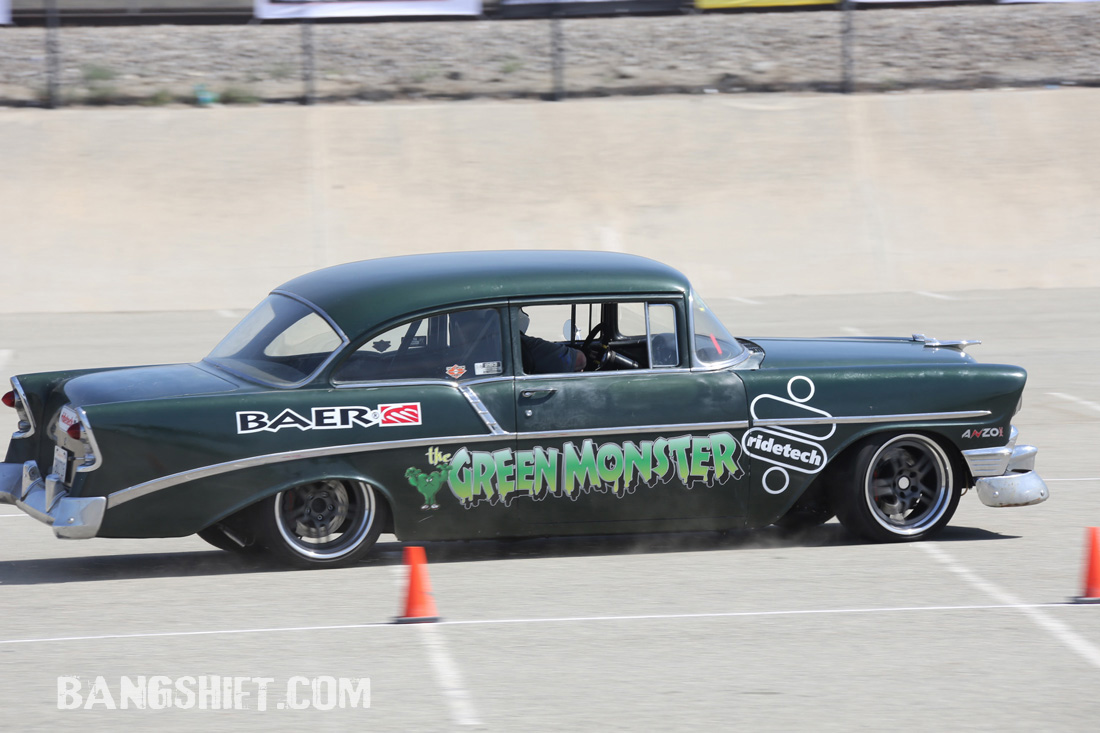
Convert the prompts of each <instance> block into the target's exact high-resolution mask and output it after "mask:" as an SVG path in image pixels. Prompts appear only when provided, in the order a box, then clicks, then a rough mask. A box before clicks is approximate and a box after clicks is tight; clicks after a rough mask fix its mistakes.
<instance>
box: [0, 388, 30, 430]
mask: <svg viewBox="0 0 1100 733" xmlns="http://www.w3.org/2000/svg"><path fill="white" fill-rule="evenodd" d="M11 386H12V390H11V391H10V392H7V393H5V394H4V396H3V397H0V402H3V403H4V404H5V405H7V406H8V407H14V408H15V415H16V417H17V418H18V419H19V427H18V429H17V430H16V431H15V432H14V433H12V435H11V437H13V438H29V437H30V436H31V435H34V417H33V416H32V415H31V413H30V407H29V405H28V404H27V396H26V395H25V394H23V388H22V387H20V386H19V380H18V379H16V378H15V377H12V379H11Z"/></svg>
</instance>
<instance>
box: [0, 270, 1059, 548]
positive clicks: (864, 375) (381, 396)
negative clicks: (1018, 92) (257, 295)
mask: <svg viewBox="0 0 1100 733" xmlns="http://www.w3.org/2000/svg"><path fill="white" fill-rule="evenodd" d="M966 345H967V342H938V341H935V340H932V339H929V338H925V337H924V336H913V337H911V338H843V339H765V338H753V339H743V338H734V337H733V336H731V335H730V333H729V332H728V331H727V330H726V329H725V328H724V327H723V326H722V324H721V323H720V322H719V321H718V320H717V319H716V318H715V317H714V315H713V314H712V312H711V311H710V310H709V309H708V308H707V306H706V304H705V303H704V302H703V300H702V299H701V298H700V297H699V295H698V294H697V293H696V292H695V291H694V290H693V289H692V287H691V285H690V283H688V281H687V280H686V279H685V278H684V276H683V275H682V274H680V273H679V272H677V271H676V270H674V269H672V268H670V267H667V266H665V265H662V264H660V263H657V262H654V261H652V260H648V259H644V258H641V257H636V256H631V255H624V254H613V253H604V252H549V251H538V252H475V253H451V254H435V255H419V256H409V257H395V258H388V259H379V260H368V261H363V262H355V263H351V264H346V265H340V266H337V267H331V268H328V269H324V270H320V271H318V272H314V273H310V274H308V275H304V276H302V277H299V278H297V279H295V280H292V281H290V282H289V283H287V284H285V285H283V286H282V287H280V288H278V289H276V290H275V291H273V292H272V293H271V295H270V296H269V297H268V298H267V299H266V300H264V301H263V302H262V303H260V305H259V306H257V307H256V309H255V310H253V311H252V312H251V313H250V314H249V315H248V316H247V317H246V318H245V319H244V320H243V321H242V322H241V323H240V324H239V325H238V326H237V327H236V328H234V330H233V331H232V332H231V333H230V334H229V335H228V336H227V337H226V338H225V339H224V340H223V341H222V342H221V343H220V344H219V345H218V346H217V347H216V348H215V349H214V351H213V352H212V353H211V354H210V355H209V356H208V357H206V358H205V359H203V360H202V361H200V362H197V363H194V364H174V365H166V366H146V367H132V368H123V369H95V370H83V371H64V372H49V373H43V374H28V375H22V376H19V377H15V378H13V379H12V380H11V381H12V391H11V392H9V393H8V394H7V395H5V397H4V402H5V403H6V404H8V405H9V406H11V407H14V408H15V409H16V410H17V411H18V416H19V429H18V431H17V432H16V433H15V434H14V436H13V438H12V441H11V443H10V445H9V447H8V452H7V457H6V459H5V463H3V464H2V465H0V501H4V502H7V503H12V504H15V505H17V506H19V507H20V508H21V509H23V510H24V511H25V512H27V513H28V514H30V515H32V516H34V517H35V518H37V519H39V520H41V521H43V522H45V523H47V524H51V525H52V526H53V529H54V532H55V534H57V536H59V537H69V538H87V537H177V536H183V535H188V534H192V533H196V532H197V533H198V534H199V535H200V536H201V537H203V538H204V539H206V540H208V541H209V542H211V543H212V544H214V545H216V546H218V547H221V548H223V549H227V550H231V551H241V552H246V551H251V550H254V549H260V550H265V551H266V552H267V553H269V554H270V555H272V556H274V557H275V558H277V559H279V560H281V561H284V562H287V563H291V564H296V565H302V566H333V565H342V564H347V563H352V562H355V561H356V560H358V559H359V558H361V557H362V556H363V555H365V554H366V553H367V552H368V551H369V550H370V548H371V546H372V545H373V543H374V542H375V540H376V539H377V538H378V536H379V534H380V533H382V532H383V531H392V532H393V533H395V534H396V535H397V537H398V538H399V539H401V540H417V541H420V540H445V539H472V538H488V537H524V536H539V535H566V534H597V533H614V532H658V531H673V530H675V531H683V530H719V529H732V528H747V527H763V526H766V525H769V524H773V523H774V524H779V525H782V526H786V527H807V526H812V525H815V524H820V523H822V522H825V521H826V520H828V519H829V518H830V517H832V516H833V515H836V516H838V517H839V519H840V521H841V522H842V523H843V524H844V526H845V527H847V528H848V529H850V530H851V531H852V532H854V533H856V534H858V535H860V536H862V537H864V538H867V539H870V540H876V541H905V540H916V539H922V538H925V537H928V536H931V535H932V534H934V533H935V532H937V531H938V530H940V529H942V528H943V527H944V526H945V525H946V524H947V522H948V521H949V520H950V519H951V516H952V515H953V514H954V512H955V508H956V506H957V505H958V502H959V498H960V496H961V495H962V494H963V493H964V492H965V491H966V490H967V489H968V488H970V487H975V488H976V490H977V494H978V496H979V498H980V499H981V500H982V501H983V502H984V503H985V504H988V505H990V506H1022V505H1026V504H1035V503H1038V502H1041V501H1043V500H1045V499H1046V498H1047V495H1048V494H1047V488H1046V486H1045V485H1044V483H1043V481H1042V479H1041V478H1039V476H1038V475H1037V474H1036V473H1035V472H1034V470H1033V469H1034V461H1035V454H1036V450H1035V448H1033V447H1030V446H1020V445H1017V444H1016V430H1015V428H1013V427H1012V425H1011V420H1012V417H1013V415H1014V414H1015V413H1016V411H1017V410H1018V409H1019V406H1020V404H1021V393H1022V392H1023V388H1024V382H1025V380H1026V374H1025V372H1024V370H1023V369H1021V368H1019V367H1015V366H1004V365H993V364H978V363H977V362H975V361H974V359H973V358H972V357H970V356H968V355H967V354H965V353H964V352H963V347H964V346H966Z"/></svg>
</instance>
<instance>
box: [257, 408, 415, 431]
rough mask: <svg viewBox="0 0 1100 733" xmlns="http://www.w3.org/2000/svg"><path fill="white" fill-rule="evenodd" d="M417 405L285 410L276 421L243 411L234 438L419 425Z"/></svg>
mask: <svg viewBox="0 0 1100 733" xmlns="http://www.w3.org/2000/svg"><path fill="white" fill-rule="evenodd" d="M420 424H421V417H420V403H419V402H402V403H399V404H383V405H378V407H364V406H362V405H337V406H333V407H313V408H310V409H309V411H308V412H306V414H304V415H303V414H301V413H299V412H296V411H295V410H291V409H290V408H287V409H285V410H283V411H282V412H280V413H279V414H278V415H276V416H275V417H271V415H270V414H269V413H267V412H263V411H262V410H242V411H239V412H238V413H237V434H238V435H244V434H246V433H260V432H266V433H277V432H279V431H280V430H282V429H283V428H297V429H298V430H339V429H346V428H369V427H373V426H375V425H380V426H382V427H390V426H393V425H420Z"/></svg>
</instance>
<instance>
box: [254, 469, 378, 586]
mask: <svg viewBox="0 0 1100 733" xmlns="http://www.w3.org/2000/svg"><path fill="white" fill-rule="evenodd" d="M264 505H266V509H265V510H264V511H263V513H262V514H261V517H260V518H261V522H260V527H259V529H260V532H261V533H262V534H263V536H264V544H265V545H266V546H267V548H268V550H269V551H271V552H273V553H274V554H276V555H279V556H281V557H283V558H284V559H287V560H289V561H290V562H291V563H292V564H296V565H306V566H308V565H338V564H346V563H350V562H354V561H355V560H357V559H359V558H360V557H362V556H363V555H365V554H366V552H367V551H368V550H369V549H370V547H371V546H372V545H373V544H374V542H375V540H376V539H378V535H379V534H380V533H381V529H382V524H383V523H384V521H385V519H384V517H382V516H381V515H382V513H383V512H384V511H385V505H384V503H383V502H380V501H379V500H378V498H377V497H376V496H375V492H374V489H373V488H372V487H371V486H370V485H369V484H366V483H364V482H362V481H348V480H340V479H325V480H323V481H315V482H312V483H308V484H301V485H299V486H294V487H292V488H289V489H286V490H285V491H281V492H279V493H278V494H276V495H275V496H274V497H272V498H271V499H269V500H268V501H267V502H264Z"/></svg>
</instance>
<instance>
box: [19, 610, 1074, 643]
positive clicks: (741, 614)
mask: <svg viewBox="0 0 1100 733" xmlns="http://www.w3.org/2000/svg"><path fill="white" fill-rule="evenodd" d="M1037 608H1077V609H1080V608H1095V606H1087V605H1084V604H1075V603H1014V604H1010V605H1004V604H987V605H969V606H895V607H879V608H810V609H803V610H797V611H729V612H716V613H653V614H645V615H637V616H557V617H545V618H498V619H472V620H469V621H437V622H436V623H435V624H434V625H435V626H491V625H503V624H563V623H586V622H601V621H675V620H680V619H689V620H690V619H722V618H764V617H774V616H821V615H844V614H875V613H881V614H891V613H927V612H938V611H1005V610H1009V611H1019V610H1024V609H1037ZM414 626H416V624H393V623H370V624H340V625H334V626H282V627H272V628H257V629H212V630H208V631H162V632H151V633H144V634H97V635H94V636H51V637H40V638H32V639H0V645H4V644H44V643H48V642H57V641H101V640H105V639H156V638H167V637H183V636H224V635H231V634H284V633H294V632H303V631H343V630H347V629H408V628H410V627H414Z"/></svg>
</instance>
